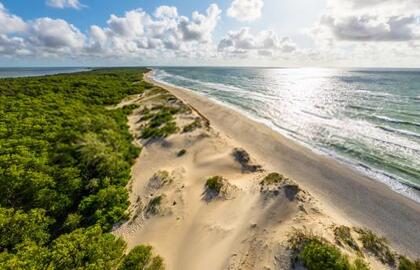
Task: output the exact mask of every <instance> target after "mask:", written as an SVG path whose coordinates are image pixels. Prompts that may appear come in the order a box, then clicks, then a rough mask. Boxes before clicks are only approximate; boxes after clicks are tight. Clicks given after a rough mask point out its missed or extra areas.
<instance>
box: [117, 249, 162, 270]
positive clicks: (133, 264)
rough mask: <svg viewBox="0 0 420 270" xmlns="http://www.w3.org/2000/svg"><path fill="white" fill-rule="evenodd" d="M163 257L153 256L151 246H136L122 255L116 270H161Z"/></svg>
mask: <svg viewBox="0 0 420 270" xmlns="http://www.w3.org/2000/svg"><path fill="white" fill-rule="evenodd" d="M163 269H165V267H164V264H163V259H162V258H161V257H159V256H154V255H153V253H152V247H151V246H142V245H141V246H137V247H135V248H133V249H132V250H131V251H130V253H128V254H127V256H125V257H124V259H123V261H122V263H121V265H120V267H119V268H118V270H163Z"/></svg>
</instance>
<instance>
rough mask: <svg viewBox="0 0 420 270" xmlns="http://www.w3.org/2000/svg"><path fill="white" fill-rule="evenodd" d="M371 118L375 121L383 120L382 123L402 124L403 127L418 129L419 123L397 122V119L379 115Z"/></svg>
mask: <svg viewBox="0 0 420 270" xmlns="http://www.w3.org/2000/svg"><path fill="white" fill-rule="evenodd" d="M373 117H375V118H377V119H380V120H383V121H386V122H390V123H394V124H403V125H410V126H416V127H420V123H417V122H410V121H406V120H399V119H394V118H390V117H387V116H381V115H373Z"/></svg>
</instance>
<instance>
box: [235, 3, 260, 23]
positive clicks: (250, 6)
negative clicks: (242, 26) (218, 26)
mask: <svg viewBox="0 0 420 270" xmlns="http://www.w3.org/2000/svg"><path fill="white" fill-rule="evenodd" d="M263 6H264V1H263V0H233V1H232V4H231V5H230V7H229V9H228V10H227V15H228V16H229V17H232V18H235V19H237V20H239V21H248V22H250V21H255V20H256V19H259V18H260V17H261V11H262V8H263Z"/></svg>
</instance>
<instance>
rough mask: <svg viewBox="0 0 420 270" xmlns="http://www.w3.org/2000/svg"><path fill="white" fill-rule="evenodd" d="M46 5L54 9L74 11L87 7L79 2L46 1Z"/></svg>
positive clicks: (76, 0)
mask: <svg viewBox="0 0 420 270" xmlns="http://www.w3.org/2000/svg"><path fill="white" fill-rule="evenodd" d="M46 4H47V5H48V6H50V7H53V8H61V9H63V8H74V9H82V8H84V7H86V6H85V5H83V4H81V3H80V2H79V0H46Z"/></svg>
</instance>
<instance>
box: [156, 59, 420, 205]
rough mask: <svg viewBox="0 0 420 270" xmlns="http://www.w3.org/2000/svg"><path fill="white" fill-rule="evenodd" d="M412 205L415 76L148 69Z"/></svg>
mask: <svg viewBox="0 0 420 270" xmlns="http://www.w3.org/2000/svg"><path fill="white" fill-rule="evenodd" d="M153 76H154V78H155V79H157V80H159V81H162V82H166V83H170V84H173V85H176V86H181V87H185V88H189V89H191V90H194V91H196V92H199V93H202V94H204V95H207V96H209V97H210V98H213V99H215V100H218V101H220V102H223V103H224V104H227V105H229V106H231V107H233V108H236V109H238V110H240V111H242V112H243V113H246V114H247V115H249V116H251V117H253V118H255V119H257V120H259V121H262V122H264V123H266V124H268V125H269V126H271V127H272V128H273V129H275V130H277V131H279V132H281V133H283V134H284V135H286V136H288V137H290V138H293V139H295V140H297V141H299V142H301V143H303V144H305V145H307V146H309V147H311V148H312V149H314V150H316V151H318V152H321V153H324V154H328V155H331V156H333V157H335V158H337V159H339V160H341V161H344V162H347V163H349V164H351V165H353V166H354V167H356V168H357V169H359V170H361V171H363V172H365V173H367V174H369V175H370V176H372V177H374V178H376V179H378V180H380V181H382V182H384V183H386V184H388V185H389V186H390V187H391V188H392V189H394V190H396V191H398V192H400V193H404V194H406V195H408V196H409V197H411V198H413V199H415V200H417V201H419V202H420V200H419V198H420V197H418V194H419V193H418V190H420V69H406V70H404V69H364V70H348V69H347V70H345V69H309V68H301V69H289V68H283V69H273V68H270V69H264V68H173V67H171V68H166V67H165V68H156V69H155V73H154V75H153Z"/></svg>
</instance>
